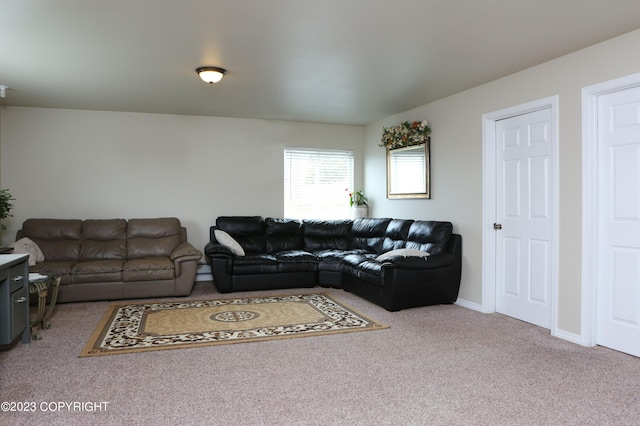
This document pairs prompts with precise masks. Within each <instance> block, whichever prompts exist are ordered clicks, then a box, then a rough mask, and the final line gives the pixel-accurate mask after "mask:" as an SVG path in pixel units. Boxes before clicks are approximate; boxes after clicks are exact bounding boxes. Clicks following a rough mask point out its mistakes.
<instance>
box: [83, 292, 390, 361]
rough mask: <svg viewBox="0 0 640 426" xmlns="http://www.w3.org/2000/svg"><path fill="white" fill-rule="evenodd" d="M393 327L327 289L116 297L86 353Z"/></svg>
mask: <svg viewBox="0 0 640 426" xmlns="http://www.w3.org/2000/svg"><path fill="white" fill-rule="evenodd" d="M383 328H389V327H388V326H387V325H385V324H381V323H379V322H377V321H375V320H373V319H371V318H368V317H367V316H365V315H363V314H361V313H359V312H357V311H355V310H354V309H352V308H350V307H349V306H347V305H345V304H344V303H342V302H340V301H338V300H336V299H335V298H333V297H331V296H329V295H326V294H302V295H292V296H282V295H280V296H267V297H243V298H237V299H218V300H198V301H185V302H162V303H149V302H147V303H142V304H132V303H128V304H121V303H112V304H111V305H110V306H109V309H108V311H107V313H106V314H105V315H104V317H103V318H102V320H101V321H100V324H98V327H97V328H96V330H95V331H94V332H93V334H92V336H91V338H90V339H89V342H88V343H87V344H86V346H85V348H84V349H83V351H82V353H81V354H80V356H81V357H86V356H99V355H110V354H123V353H131V352H142V351H150V350H159V349H177V348H190V347H196V346H208V345H221V344H229V343H243V342H256V341H261V340H272V339H284V338H289V337H305V336H318V335H325V334H332V333H345V332H351V331H366V330H377V329H383Z"/></svg>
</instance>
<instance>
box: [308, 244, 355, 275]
mask: <svg viewBox="0 0 640 426" xmlns="http://www.w3.org/2000/svg"><path fill="white" fill-rule="evenodd" d="M314 254H315V255H316V257H317V258H318V270H319V271H335V272H340V271H341V270H342V260H343V259H344V258H345V257H346V256H349V255H363V254H366V251H365V250H363V249H352V250H332V249H327V250H321V251H319V252H316V253H314Z"/></svg>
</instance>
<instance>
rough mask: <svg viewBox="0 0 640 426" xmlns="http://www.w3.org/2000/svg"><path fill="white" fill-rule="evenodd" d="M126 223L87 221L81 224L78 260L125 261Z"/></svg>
mask: <svg viewBox="0 0 640 426" xmlns="http://www.w3.org/2000/svg"><path fill="white" fill-rule="evenodd" d="M126 238H127V221H126V220H124V219H89V220H85V221H83V222H82V240H81V241H80V259H81V260H84V259H126V258H127V239H126Z"/></svg>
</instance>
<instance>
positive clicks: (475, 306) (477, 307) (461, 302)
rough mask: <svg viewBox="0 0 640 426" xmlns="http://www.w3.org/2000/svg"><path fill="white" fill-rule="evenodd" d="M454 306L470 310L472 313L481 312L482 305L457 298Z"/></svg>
mask: <svg viewBox="0 0 640 426" xmlns="http://www.w3.org/2000/svg"><path fill="white" fill-rule="evenodd" d="M455 304H456V305H460V306H462V307H463V308H467V309H471V310H473V311H478V312H482V305H480V304H478V303H475V302H470V301H468V300H464V299H460V298H458V300H456V302H455Z"/></svg>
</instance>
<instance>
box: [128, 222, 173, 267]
mask: <svg viewBox="0 0 640 426" xmlns="http://www.w3.org/2000/svg"><path fill="white" fill-rule="evenodd" d="M180 228H181V225H180V221H179V220H178V219H177V218H175V217H168V218H156V219H130V220H129V223H128V224H127V257H128V258H129V259H140V258H143V257H168V256H169V255H170V254H171V252H172V251H173V249H174V248H176V247H177V246H178V245H179V244H180V243H182V231H181V229H180Z"/></svg>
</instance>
